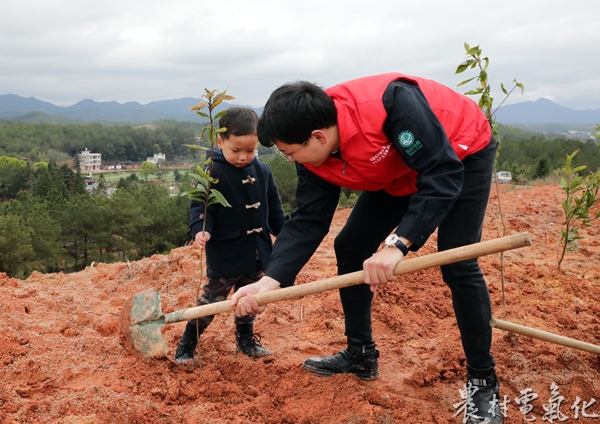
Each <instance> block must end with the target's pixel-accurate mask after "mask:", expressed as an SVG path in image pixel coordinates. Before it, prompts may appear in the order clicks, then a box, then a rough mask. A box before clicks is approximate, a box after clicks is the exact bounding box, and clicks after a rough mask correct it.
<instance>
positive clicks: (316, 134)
mask: <svg viewBox="0 0 600 424" xmlns="http://www.w3.org/2000/svg"><path fill="white" fill-rule="evenodd" d="M310 136H311V138H314V139H316V140H317V141H318V142H319V143H321V144H327V134H325V132H324V131H323V130H321V129H319V130H313V131H312V132H311V133H310Z"/></svg>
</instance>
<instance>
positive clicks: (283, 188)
mask: <svg viewBox="0 0 600 424" xmlns="http://www.w3.org/2000/svg"><path fill="white" fill-rule="evenodd" d="M263 162H265V163H266V164H267V165H268V166H269V168H270V169H271V173H272V174H273V178H274V179H275V183H276V184H277V189H278V190H279V197H280V198H281V203H282V204H283V209H284V210H285V212H286V213H291V211H292V210H293V209H294V208H295V207H296V185H297V182H298V176H297V174H296V166H295V165H294V164H293V163H291V162H288V161H286V160H285V159H284V158H282V157H281V156H279V155H277V156H275V157H274V158H272V159H263Z"/></svg>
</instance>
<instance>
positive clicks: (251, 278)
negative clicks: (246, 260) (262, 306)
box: [188, 262, 264, 333]
mask: <svg viewBox="0 0 600 424" xmlns="http://www.w3.org/2000/svg"><path fill="white" fill-rule="evenodd" d="M257 268H258V269H259V271H256V273H255V274H252V275H237V276H234V277H215V278H209V279H208V282H207V283H206V284H205V285H204V287H202V296H201V297H200V299H198V306H202V305H208V304H210V303H216V302H222V301H223V300H227V296H228V295H229V292H230V291H231V289H233V291H234V292H236V291H238V289H239V288H240V287H244V286H247V285H248V284H252V283H255V282H257V281H258V280H260V279H261V278H262V276H263V275H264V272H263V271H262V265H261V264H260V262H258V263H257ZM214 318H215V316H214V315H210V316H207V317H201V318H197V319H193V320H190V321H188V322H189V323H190V324H192V325H197V326H198V328H199V330H200V333H202V332H203V331H204V330H206V327H208V326H209V325H210V323H211V322H212V321H213V319H214ZM255 319H256V315H244V316H243V317H238V316H236V315H234V323H235V324H236V325H240V324H253V323H254V320H255Z"/></svg>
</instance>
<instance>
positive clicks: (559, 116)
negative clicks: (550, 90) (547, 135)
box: [496, 98, 600, 126]
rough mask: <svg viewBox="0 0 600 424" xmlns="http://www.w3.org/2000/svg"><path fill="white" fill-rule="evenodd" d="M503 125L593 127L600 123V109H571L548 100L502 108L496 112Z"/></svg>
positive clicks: (497, 118)
mask: <svg viewBox="0 0 600 424" xmlns="http://www.w3.org/2000/svg"><path fill="white" fill-rule="evenodd" d="M496 120H497V121H498V122H499V123H501V124H506V125H509V124H571V125H592V126H595V125H596V124H598V123H600V109H584V110H579V109H571V108H568V107H565V106H560V105H557V104H556V103H554V102H552V101H550V100H548V99H543V98H542V99H538V100H536V101H534V102H522V103H515V104H512V105H506V106H502V107H501V108H500V109H498V111H497V112H496Z"/></svg>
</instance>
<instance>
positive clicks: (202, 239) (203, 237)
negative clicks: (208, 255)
mask: <svg viewBox="0 0 600 424" xmlns="http://www.w3.org/2000/svg"><path fill="white" fill-rule="evenodd" d="M209 240H210V233H207V232H206V231H200V232H199V233H198V234H196V237H194V244H195V245H196V247H199V248H200V249H204V246H206V243H207V242H208V241H209Z"/></svg>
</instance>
